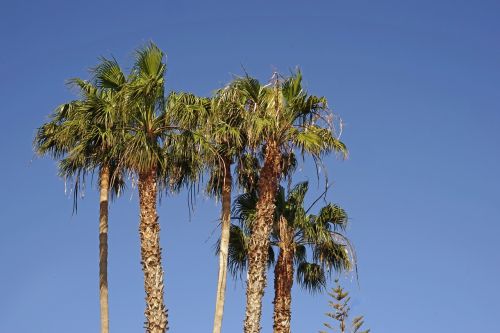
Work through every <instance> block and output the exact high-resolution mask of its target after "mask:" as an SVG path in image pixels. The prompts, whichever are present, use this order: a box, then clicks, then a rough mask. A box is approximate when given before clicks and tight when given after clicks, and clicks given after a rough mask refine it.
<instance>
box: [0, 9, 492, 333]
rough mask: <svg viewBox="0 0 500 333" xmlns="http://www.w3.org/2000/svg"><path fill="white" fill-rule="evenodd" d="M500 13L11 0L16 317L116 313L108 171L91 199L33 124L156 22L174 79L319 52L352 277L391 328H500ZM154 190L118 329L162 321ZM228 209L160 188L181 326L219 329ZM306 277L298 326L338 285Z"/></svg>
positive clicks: (6, 176)
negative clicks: (105, 212)
mask: <svg viewBox="0 0 500 333" xmlns="http://www.w3.org/2000/svg"><path fill="white" fill-rule="evenodd" d="M499 13H500V3H499V2H498V1H488V0H480V1H452V0H439V1H436V0H434V1H428V0H420V1H396V0H381V1H364V0H358V1H337V0H334V1H333V0H332V1H307V2H306V1H246V2H243V1H217V2H215V1H211V2H209V1H198V2H195V1H176V2H172V1H158V0H148V1H140V2H139V1H115V2H111V1H85V2H75V1H31V2H27V1H26V2H23V1H2V3H1V4H0V37H1V39H0V40H1V42H2V52H0V76H1V80H0V99H1V105H2V107H1V108H2V130H1V131H0V150H1V156H2V163H0V171H1V173H0V174H1V175H2V176H3V181H2V191H0V203H1V209H0V221H1V223H2V224H1V226H2V230H1V232H0V262H1V264H2V268H1V274H0V295H1V297H0V314H1V315H0V317H1V318H2V319H1V320H0V332H1V333H31V332H40V333H45V332H46V333H54V332H73V333H80V332H82V333H83V332H85V333H87V332H98V329H99V314H98V313H99V307H98V306H99V302H98V278H97V277H98V273H97V272H98V265H97V260H98V225H97V218H98V204H97V202H98V197H97V195H96V191H95V186H91V185H90V184H89V185H88V188H87V190H86V192H85V193H86V196H85V199H84V200H83V201H81V202H80V206H79V213H78V215H76V216H72V215H71V197H70V196H68V195H65V193H64V183H63V182H62V181H61V180H60V179H58V178H57V175H56V168H55V163H54V162H53V161H51V160H49V159H38V158H35V159H33V157H34V156H33V152H32V148H31V142H32V138H33V135H34V133H35V129H36V128H37V127H38V126H40V125H41V124H42V123H43V122H44V121H45V120H46V119H47V118H46V116H47V115H48V114H49V113H50V112H51V111H52V110H53V109H54V108H55V107H56V106H57V105H58V104H60V103H62V102H65V101H68V100H70V99H72V98H74V94H73V93H72V92H71V91H69V90H68V89H67V88H66V86H65V81H66V80H67V79H69V78H71V77H75V76H78V77H83V78H86V77H88V76H87V75H88V73H87V68H89V67H91V66H93V65H95V64H96V63H97V59H98V57H99V56H101V55H104V56H110V55H114V56H115V57H116V58H117V59H118V60H119V61H120V63H122V64H124V67H126V68H128V66H129V65H130V63H131V60H132V52H133V50H134V49H135V48H136V47H138V46H141V45H143V44H144V43H146V42H147V41H149V40H153V41H155V42H156V43H157V44H158V45H159V46H160V47H161V48H162V49H163V50H164V51H165V52H166V53H167V54H168V72H167V87H168V89H169V90H187V91H192V92H194V93H196V94H202V95H208V94H209V93H210V92H211V91H212V90H214V89H215V88H218V87H220V86H221V85H222V84H224V83H225V82H227V81H228V80H229V79H230V78H231V74H232V73H236V74H239V73H242V67H244V68H245V69H246V70H247V71H248V72H249V73H251V74H252V75H255V76H256V77H258V78H260V79H261V80H263V81H265V80H267V79H268V78H269V77H270V75H271V72H272V71H273V70H274V69H278V70H280V71H282V72H287V71H288V70H289V69H291V68H294V67H295V66H297V65H299V66H300V67H301V68H302V70H303V73H304V77H305V80H306V85H307V87H308V90H309V91H310V92H313V93H315V94H318V95H325V96H326V97H327V98H328V99H329V101H330V104H331V106H333V107H334V108H335V111H336V112H337V113H338V114H339V115H340V116H341V117H342V119H343V120H344V123H345V127H344V134H343V140H344V141H345V143H346V144H347V145H348V147H349V149H350V158H349V159H348V160H347V161H338V160H335V159H334V158H333V157H331V158H329V159H327V165H328V167H329V169H330V177H331V179H332V180H333V181H334V183H335V186H334V188H333V191H331V193H330V194H329V197H328V199H329V200H332V201H333V202H336V203H339V204H341V205H342V206H343V207H344V208H345V209H346V210H347V212H348V213H349V215H350V217H351V226H350V228H349V230H348V236H349V237H350V238H351V239H352V241H353V242H354V244H355V246H356V248H357V253H358V257H359V274H360V280H359V287H358V286H357V285H356V283H352V282H350V281H351V279H350V278H347V279H344V280H343V282H344V285H345V286H346V287H348V289H350V290H352V294H353V300H354V304H353V313H354V314H358V313H360V314H364V315H365V317H366V323H367V326H368V327H370V328H371V329H372V332H374V333H376V332H384V333H396V332H407V333H417V332H419V333H420V332H454V333H465V332H467V333H469V332H478V331H481V332H495V331H498V322H497V317H498V314H499V313H500V306H499V305H498V299H499V298H500V287H499V284H498V281H500V265H499V264H500V242H499V236H500V218H499V217H500V205H499V203H498V201H499V198H500V195H499V194H500V172H499V170H500V154H499V153H500V151H499V143H500V126H499V125H500V109H499V108H500V44H499V43H498V37H499V35H500V21H499V20H498V15H499ZM305 179H311V180H312V181H314V179H315V178H314V174H313V173H312V170H311V169H310V168H309V167H308V166H306V167H305V168H304V171H303V172H299V173H297V174H296V176H295V178H294V180H295V181H301V180H305ZM312 192H313V193H314V192H318V190H317V188H316V187H314V191H312ZM137 201H138V200H137V193H136V190H135V189H132V188H129V190H128V191H127V192H126V194H125V195H124V196H123V197H122V198H121V199H120V200H118V201H117V202H116V203H115V204H113V205H112V207H111V210H110V244H109V245H110V247H109V254H110V258H109V283H110V320H111V323H110V327H111V332H121V333H128V332H140V331H142V327H143V321H144V319H143V309H144V292H143V285H142V271H141V268H140V259H139V239H138V232H137V229H138V202H137ZM218 211H219V206H218V205H217V204H215V203H214V202H212V201H211V200H208V199H206V198H205V197H204V196H203V195H200V196H199V197H198V200H197V205H196V211H195V212H194V214H193V216H192V218H191V221H189V215H188V210H187V205H186V194H185V193H182V194H180V195H177V196H168V197H164V200H163V201H162V204H161V206H160V208H159V214H160V222H161V225H162V234H161V242H162V246H163V251H164V256H163V258H164V263H165V267H166V302H167V305H168V308H169V320H170V327H171V332H209V331H210V330H211V325H212V318H213V310H214V305H213V304H214V300H215V288H216V278H217V272H216V269H217V258H216V257H215V256H214V255H213V244H214V242H215V240H216V236H212V237H210V235H211V234H212V232H214V234H215V235H217V233H218V230H216V227H217V224H216V222H215V220H216V219H217V216H218ZM214 229H215V231H214ZM269 282H270V284H272V283H271V282H272V280H270V281H269ZM272 293H273V292H272V289H268V291H267V293H266V297H265V305H264V317H263V332H271V331H272V323H271V314H272V305H271V296H272ZM293 297H294V299H293V319H292V328H293V331H294V332H296V333H302V332H317V331H318V330H319V329H321V326H322V322H323V321H324V319H325V317H324V315H323V313H324V312H326V311H327V297H326V296H325V295H316V296H310V295H308V294H306V293H303V292H301V291H300V290H298V289H295V290H294V294H293ZM244 301H245V298H244V283H242V282H231V283H230V284H229V286H228V298H227V303H226V304H227V305H226V312H225V318H224V327H223V328H224V331H225V332H241V331H242V321H243V314H244Z"/></svg>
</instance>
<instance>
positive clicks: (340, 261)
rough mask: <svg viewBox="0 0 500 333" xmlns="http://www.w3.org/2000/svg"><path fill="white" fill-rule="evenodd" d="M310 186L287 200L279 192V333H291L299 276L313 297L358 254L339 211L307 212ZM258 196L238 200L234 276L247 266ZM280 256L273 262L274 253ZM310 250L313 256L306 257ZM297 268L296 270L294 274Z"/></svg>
mask: <svg viewBox="0 0 500 333" xmlns="http://www.w3.org/2000/svg"><path fill="white" fill-rule="evenodd" d="M307 189H308V183H307V182H303V183H299V184H297V185H296V186H295V187H294V188H293V189H292V190H290V191H289V193H288V195H285V190H284V188H283V187H281V186H280V188H279V190H278V193H277V196H276V202H275V204H276V208H275V213H274V218H273V228H272V232H271V241H270V247H269V249H268V253H270V258H271V259H270V260H268V263H269V264H271V265H272V264H274V292H275V295H274V302H273V303H274V325H273V328H274V332H275V333H284V332H285V333H289V332H290V320H291V301H292V298H291V291H292V286H293V276H294V271H296V280H297V282H298V284H299V285H300V286H301V287H303V288H304V289H306V290H308V291H310V292H316V291H319V290H322V289H323V288H324V287H325V281H326V278H327V277H328V276H329V273H330V272H331V271H332V270H336V271H337V272H341V271H343V270H349V269H350V268H351V267H352V264H353V261H354V258H355V256H354V250H353V248H352V247H351V245H350V243H349V241H348V239H347V238H346V237H345V236H343V235H342V233H340V232H339V231H342V230H344V229H345V227H346V224H347V215H346V213H345V212H344V210H343V209H342V208H340V207H338V206H337V205H333V204H327V205H326V206H324V207H322V208H321V209H320V210H319V213H318V214H317V215H315V214H310V213H309V210H310V209H311V208H312V206H311V207H309V208H307V209H306V208H305V207H304V198H305V195H306V193H307ZM257 202H258V195H257V193H256V192H255V191H253V192H247V193H245V194H242V195H240V196H238V197H237V198H236V200H235V205H234V209H233V212H234V215H235V217H234V218H235V219H236V220H238V221H240V226H237V225H233V226H232V230H231V239H230V251H229V253H230V259H229V262H230V267H231V272H232V273H233V274H237V273H239V272H241V270H243V269H245V268H246V266H247V260H248V255H249V252H248V251H249V248H248V246H249V238H250V233H251V231H250V230H251V229H252V228H251V225H252V223H254V221H255V217H256V205H257ZM273 248H276V249H277V250H279V255H278V260H277V261H274V256H275V254H274V249H273ZM307 249H310V250H311V253H310V254H309V255H308V254H307ZM295 267H297V269H296V270H295Z"/></svg>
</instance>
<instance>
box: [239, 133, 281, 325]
mask: <svg viewBox="0 0 500 333" xmlns="http://www.w3.org/2000/svg"><path fill="white" fill-rule="evenodd" d="M279 174H280V155H279V150H278V147H277V145H276V143H275V142H269V143H268V145H267V148H266V154H265V158H264V166H263V167H262V169H261V171H260V178H259V183H258V191H259V201H258V202H257V206H256V218H255V221H254V223H253V225H252V232H251V236H250V240H249V244H248V280H247V292H246V294H247V303H246V313H245V322H244V332H245V333H258V332H260V329H261V326H260V318H261V315H262V297H263V296H264V289H265V288H266V268H267V261H268V257H269V252H268V250H269V236H270V234H271V228H272V223H273V216H274V209H275V203H274V200H275V197H276V191H277V188H278V182H279Z"/></svg>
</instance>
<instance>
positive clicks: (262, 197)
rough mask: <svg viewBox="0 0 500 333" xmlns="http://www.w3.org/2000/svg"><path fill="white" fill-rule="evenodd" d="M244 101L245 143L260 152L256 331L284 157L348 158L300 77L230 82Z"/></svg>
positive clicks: (251, 264) (251, 325)
mask: <svg viewBox="0 0 500 333" xmlns="http://www.w3.org/2000/svg"><path fill="white" fill-rule="evenodd" d="M234 85H235V86H236V87H237V89H238V91H239V93H240V94H241V95H242V96H243V97H244V98H245V103H244V105H245V108H246V110H247V116H246V118H245V119H246V125H245V126H244V128H245V131H246V136H247V140H248V145H249V147H250V149H251V150H254V151H257V152H259V155H260V156H261V158H262V167H261V168H260V170H259V181H258V183H257V191H258V193H259V200H258V202H257V204H256V216H255V221H254V223H253V224H252V232H251V237H250V240H249V245H248V246H249V256H248V280H247V292H246V294H247V302H246V314H245V322H244V331H245V333H258V332H260V319H261V314H262V297H263V295H264V289H265V286H266V262H267V261H268V251H267V250H268V247H269V236H270V233H271V228H272V221H273V214H274V210H275V205H274V202H275V197H276V192H277V190H278V185H279V182H280V178H281V175H282V173H281V168H282V166H283V164H284V163H283V157H284V156H290V155H291V154H292V153H294V152H298V153H300V154H302V155H303V156H304V155H311V156H312V157H313V159H314V161H315V162H317V163H319V164H320V163H321V158H322V157H323V156H324V155H326V154H328V153H330V152H340V153H342V154H343V155H344V156H345V155H346V154H347V150H346V147H345V145H344V144H343V143H342V142H341V141H340V140H339V139H338V138H337V137H335V135H334V131H333V126H332V125H331V122H332V120H333V119H332V117H333V116H332V113H331V112H330V110H329V109H328V105H327V101H326V99H325V98H324V97H317V96H313V95H308V94H307V93H306V92H305V91H304V89H303V87H302V74H301V72H300V71H297V72H296V73H295V74H293V75H292V76H291V77H289V78H286V79H284V80H280V76H279V75H278V74H277V73H275V74H274V78H273V82H272V83H271V84H270V85H267V86H262V85H261V84H260V83H259V81H258V80H256V79H253V78H251V77H249V76H246V77H243V78H240V79H238V80H236V81H235V82H234Z"/></svg>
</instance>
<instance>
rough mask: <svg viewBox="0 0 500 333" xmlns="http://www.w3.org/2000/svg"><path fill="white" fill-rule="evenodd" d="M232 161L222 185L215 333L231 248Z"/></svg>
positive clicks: (221, 311)
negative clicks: (229, 249)
mask: <svg viewBox="0 0 500 333" xmlns="http://www.w3.org/2000/svg"><path fill="white" fill-rule="evenodd" d="M232 182H233V180H232V177H231V161H230V160H229V159H227V158H226V159H224V181H223V183H222V214H221V219H222V228H221V239H220V250H219V275H218V281H217V297H216V301H215V316H214V327H213V333H220V331H221V327H222V316H223V314H224V300H225V294H226V280H227V256H228V248H229V231H230V228H231V186H232Z"/></svg>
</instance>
